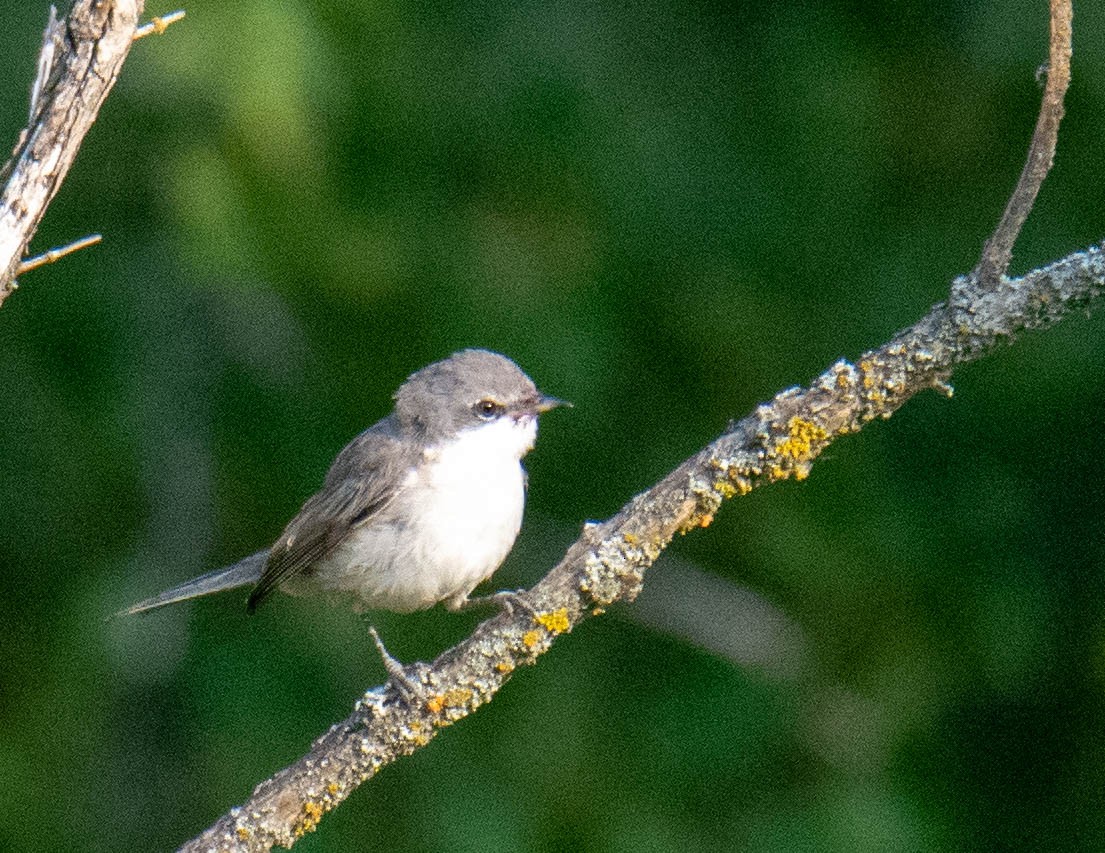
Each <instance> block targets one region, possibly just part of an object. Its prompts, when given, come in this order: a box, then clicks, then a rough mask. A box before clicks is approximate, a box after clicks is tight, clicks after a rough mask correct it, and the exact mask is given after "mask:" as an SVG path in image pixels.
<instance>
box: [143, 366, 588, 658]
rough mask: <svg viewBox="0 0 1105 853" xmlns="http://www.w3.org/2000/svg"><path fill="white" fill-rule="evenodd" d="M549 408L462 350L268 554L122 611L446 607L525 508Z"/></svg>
mask: <svg viewBox="0 0 1105 853" xmlns="http://www.w3.org/2000/svg"><path fill="white" fill-rule="evenodd" d="M562 405H567V404H566V403H565V402H564V401H563V400H558V399H556V398H555V397H547V396H545V395H543V394H541V393H540V392H539V391H538V390H537V387H536V386H535V385H534V384H533V381H532V380H530V378H529V377H528V376H526V374H525V373H523V372H522V370H521V368H519V367H518V365H516V364H515V363H514V362H513V361H511V360H510V359H509V358H506V357H505V356H502V355H499V354H497V353H493V352H488V351H487V350H479V349H468V350H463V351H461V352H458V353H454V354H453V355H451V356H449V357H448V358H446V359H443V360H442V361H438V362H434V363H433V364H430V365H428V366H426V367H424V368H422V369H421V370H419V371H418V372H416V373H414V374H412V375H411V376H410V377H409V378H408V379H407V381H406V382H404V383H403V384H402V385H401V386H400V387H399V390H398V391H396V392H395V409H394V411H392V413H391V414H390V415H388V416H387V417H386V418H383V419H382V420H380V421H377V422H376V423H375V424H373V425H372V426H370V427H369V428H368V429H366V430H365V431H364V432H362V433H361V434H360V435H358V436H357V437H356V438H354V439H353V440H352V441H351V442H350V443H349V444H348V445H347V446H346V447H345V449H343V450H342V451H341V453H339V454H338V456H337V458H336V459H335V460H334V462H333V464H332V465H331V466H330V471H329V473H327V475H326V480H325V482H324V483H323V486H322V489H320V490H319V491H318V492H317V493H316V494H314V495H312V496H311V497H310V498H309V499H308V500H307V502H306V503H305V504H303V508H302V509H300V511H299V513H298V514H297V515H296V516H295V517H294V518H293V519H292V520H291V521H290V522H288V525H287V527H285V528H284V532H283V533H282V534H280V538H278V539H277V540H276V542H275V543H273V545H272V547H270V548H267V549H265V550H263V551H258V552H257V553H256V554H251V555H250V556H248V557H245V558H244V559H242V560H239V561H238V562H237V563H234V564H233V565H230V566H227V567H225V568H222V569H219V570H217V571H214V572H210V573H209V574H205V575H202V576H200V577H198V578H194V579H193V580H190V581H187V582H186V583H183V584H180V585H179V586H176V587H173V588H172V589H169V590H166V591H165V592H162V593H160V594H159V595H155V596H153V597H152V598H148V599H146V600H145V601H140V602H138V603H137V604H135V605H133V606H131V607H129V608H127V609H126V610H125V611H123V612H124V613H128V614H133V613H143V612H145V611H148V610H154V609H156V608H159V607H164V606H165V605H168V604H174V603H176V602H179V601H186V600H188V599H192V598H198V597H200V596H204V595H210V594H211V593H215V592H221V591H223V590H227V589H235V588H237V587H242V586H248V585H251V584H252V585H253V590H252V591H251V592H250V595H249V601H248V608H249V610H250V611H251V612H252V611H253V610H254V609H255V608H256V607H257V606H258V605H259V604H260V603H261V602H262V601H264V600H265V599H266V598H267V597H268V596H269V595H270V594H271V593H272V592H273V591H274V590H276V589H282V590H285V591H287V592H291V593H293V594H297V593H311V592H322V593H336V594H339V595H342V596H346V597H349V598H351V599H352V603H353V606H354V608H355V609H357V610H367V609H382V610H392V611H395V612H398V613H409V612H411V611H414V610H420V609H423V608H427V607H431V606H432V605H434V604H436V603H437V602H439V601H441V602H444V603H445V606H446V608H448V609H450V610H457V609H459V608H461V607H463V606H464V605H465V604H466V603H467V602H468V596H469V594H470V593H471V592H472V590H473V589H474V588H475V587H476V586H477V585H478V584H479V583H480V582H481V581H484V580H486V579H487V578H489V577H490V576H491V574H492V573H493V572H494V571H495V570H496V569H497V568H498V567H499V566H500V565H501V564H502V562H503V560H504V559H506V555H507V554H508V553H509V552H510V549H511V547H513V545H514V540H515V538H516V537H517V535H518V530H519V528H520V526H521V523H522V510H523V507H524V505H525V497H526V473H525V470H524V469H523V468H522V463H521V460H522V457H523V456H525V455H526V453H527V452H529V450H530V449H531V448H532V447H533V443H534V441H535V439H536V437H537V418H538V415H540V414H542V413H544V412H547V411H549V410H550V409H553V408H555V407H557V406H562ZM381 651H383V650H382V647H381ZM389 661H390V657H389V656H387V655H386V653H385V662H389ZM392 663H393V661H392ZM390 669H391V667H390V666H389V670H390Z"/></svg>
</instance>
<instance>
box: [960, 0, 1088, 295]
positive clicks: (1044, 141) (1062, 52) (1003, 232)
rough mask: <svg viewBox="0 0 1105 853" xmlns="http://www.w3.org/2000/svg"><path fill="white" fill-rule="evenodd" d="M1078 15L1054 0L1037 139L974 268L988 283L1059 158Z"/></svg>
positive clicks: (1000, 271) (994, 280) (999, 271)
mask: <svg viewBox="0 0 1105 853" xmlns="http://www.w3.org/2000/svg"><path fill="white" fill-rule="evenodd" d="M1072 14H1073V13H1072V11H1071V3H1070V0H1051V38H1050V43H1049V51H1048V54H1049V55H1048V64H1047V84H1046V85H1045V86H1044V98H1043V103H1041V104H1040V115H1039V116H1038V117H1037V119H1036V129H1035V130H1034V131H1033V133H1032V143H1031V145H1029V147H1028V159H1027V160H1026V161H1025V164H1024V169H1023V170H1022V171H1021V177H1020V179H1019V180H1018V181H1017V186H1016V188H1015V189H1014V190H1013V194H1012V195H1011V196H1009V202H1008V204H1006V205H1005V212H1004V213H1003V214H1002V216H1001V221H1000V222H999V223H998V227H997V228H995V229H994V233H993V234H991V235H990V239H989V240H987V241H986V243H985V245H984V246H983V247H982V257H981V258H979V260H978V266H976V267H975V269H974V273H973V275H974V276H975V277H976V278H977V279H978V280H979V281H981V282H983V283H984V284H985V285H986V287H987V288H993V287H996V286H997V284H998V279H1000V278H1001V277H1002V276H1003V275H1005V271H1006V270H1007V269H1009V261H1010V260H1011V259H1012V257H1013V244H1014V243H1015V242H1017V235H1019V234H1020V233H1021V227H1022V226H1023V225H1024V223H1025V220H1026V219H1028V214H1029V213H1030V212H1031V211H1032V205H1033V204H1035V203H1036V195H1037V194H1038V193H1039V192H1040V185H1041V184H1043V182H1044V178H1046V177H1047V173H1048V172H1049V171H1050V170H1051V164H1052V162H1053V161H1054V159H1055V146H1056V144H1057V142H1058V140H1059V122H1060V121H1061V120H1062V118H1063V98H1064V96H1065V95H1066V93H1067V87H1068V86H1069V85H1070V56H1071V16H1072Z"/></svg>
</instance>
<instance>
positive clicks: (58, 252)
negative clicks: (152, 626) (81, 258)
mask: <svg viewBox="0 0 1105 853" xmlns="http://www.w3.org/2000/svg"><path fill="white" fill-rule="evenodd" d="M103 239H104V237H103V235H102V234H89V235H88V236H87V237H81V239H79V240H74V241H73V242H72V243H66V244H65V245H64V246H57V247H55V248H53V249H50V250H49V251H48V252H43V253H42V254H41V255H35V256H34V257H33V258H27V260H25V261H22V262H21V263H20V264H19V268H18V269H17V270H16V271H15V272H16V275H23V273H25V272H30V271H31V270H35V269H38V268H39V267H44V266H46V264H52V263H54V262H55V261H60V260H61V259H62V258H64V257H65V256H66V255H71V254H73V252H79V251H80V250H81V249H87V248H88V247H89V246H95V245H96V244H97V243H99V242H100V241H101V240H103Z"/></svg>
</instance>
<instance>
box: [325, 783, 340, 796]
mask: <svg viewBox="0 0 1105 853" xmlns="http://www.w3.org/2000/svg"><path fill="white" fill-rule="evenodd" d="M340 790H341V786H340V785H339V784H338V783H337V782H331V783H330V784H329V785H327V786H326V793H328V794H329V795H330V796H331V797H333V796H335V795H336V794H337V793H338V791H340Z"/></svg>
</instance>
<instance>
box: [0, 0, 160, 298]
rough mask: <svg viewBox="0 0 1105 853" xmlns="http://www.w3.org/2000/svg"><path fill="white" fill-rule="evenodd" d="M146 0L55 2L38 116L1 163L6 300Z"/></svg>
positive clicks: (1, 267)
mask: <svg viewBox="0 0 1105 853" xmlns="http://www.w3.org/2000/svg"><path fill="white" fill-rule="evenodd" d="M142 5H143V0H76V2H75V3H74V4H73V8H72V9H71V10H70V12H69V15H68V17H67V18H65V19H64V20H63V21H60V22H59V21H57V19H56V16H55V13H54V11H53V9H51V13H50V22H49V24H48V25H47V27H46V32H45V33H44V36H43V45H42V50H41V52H40V54H39V61H38V74H37V76H36V79H35V84H34V87H33V89H32V91H31V107H30V121H29V123H28V127H27V129H26V130H24V131H23V133H22V135H21V136H20V141H19V144H18V145H17V146H16V150H15V151H14V152H13V155H12V160H11V161H10V162H9V163H8V164H7V165H6V166H5V167H4V169H3V170H0V180H3V181H4V188H3V191H2V193H0V304H2V303H3V301H4V299H5V298H7V296H8V294H9V293H11V292H12V290H13V289H14V288H15V276H16V274H17V273H18V271H19V267H20V263H21V259H22V258H23V256H24V254H25V253H26V250H27V246H28V244H29V243H30V241H31V238H32V237H33V236H34V233H35V231H36V230H37V229H38V225H39V223H40V222H41V221H42V217H43V215H45V213H46V208H47V206H48V205H49V204H50V202H51V201H52V200H53V198H54V196H55V195H56V194H57V191H58V189H59V188H60V187H61V183H62V181H63V180H64V179H65V175H66V173H67V172H68V171H69V167H70V166H71V165H72V163H73V160H74V159H75V158H76V156H77V151H78V150H79V149H80V146H81V143H82V142H83V140H84V136H85V134H86V133H87V132H88V129H89V128H90V127H91V126H92V123H93V122H94V121H95V120H96V115H97V113H98V112H99V110H100V106H101V105H102V104H103V102H104V99H105V98H106V97H107V95H108V92H110V91H111V87H112V86H113V85H114V84H115V80H116V78H117V77H118V76H119V71H120V70H121V69H122V67H123V61H124V60H125V59H126V58H127V54H128V52H129V51H130V46H131V44H133V41H134V31H135V26H136V25H137V23H138V17H139V15H141V13H142Z"/></svg>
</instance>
